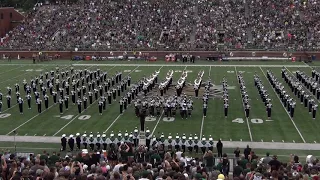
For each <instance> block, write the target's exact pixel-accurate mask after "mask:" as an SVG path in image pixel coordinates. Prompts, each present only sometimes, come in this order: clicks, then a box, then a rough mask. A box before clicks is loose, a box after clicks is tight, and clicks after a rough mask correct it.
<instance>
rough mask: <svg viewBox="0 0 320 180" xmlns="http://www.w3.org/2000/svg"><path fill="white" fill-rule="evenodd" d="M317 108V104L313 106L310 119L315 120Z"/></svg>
mask: <svg viewBox="0 0 320 180" xmlns="http://www.w3.org/2000/svg"><path fill="white" fill-rule="evenodd" d="M317 108H318V105H317V104H314V105H313V106H312V119H316V113H317Z"/></svg>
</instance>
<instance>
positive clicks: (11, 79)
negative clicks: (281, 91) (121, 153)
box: [0, 65, 46, 84]
mask: <svg viewBox="0 0 320 180" xmlns="http://www.w3.org/2000/svg"><path fill="white" fill-rule="evenodd" d="M42 67H43V68H45V67H46V66H45V65H44V66H42ZM32 72H34V71H27V72H25V73H23V74H19V75H18V76H15V77H12V78H10V79H7V80H5V81H1V82H0V84H2V83H5V82H8V81H11V80H14V79H17V78H18V77H20V76H24V75H26V74H28V73H32ZM39 73H40V72H39Z"/></svg>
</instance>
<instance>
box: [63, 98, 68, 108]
mask: <svg viewBox="0 0 320 180" xmlns="http://www.w3.org/2000/svg"><path fill="white" fill-rule="evenodd" d="M64 105H65V107H66V110H68V107H69V96H64Z"/></svg>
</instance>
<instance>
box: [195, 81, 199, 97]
mask: <svg viewBox="0 0 320 180" xmlns="http://www.w3.org/2000/svg"><path fill="white" fill-rule="evenodd" d="M194 94H195V96H196V98H198V96H199V86H198V85H196V84H195V85H194Z"/></svg>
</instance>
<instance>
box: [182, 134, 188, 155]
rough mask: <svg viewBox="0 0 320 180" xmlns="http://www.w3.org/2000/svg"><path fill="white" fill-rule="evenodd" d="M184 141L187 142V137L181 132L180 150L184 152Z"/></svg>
mask: <svg viewBox="0 0 320 180" xmlns="http://www.w3.org/2000/svg"><path fill="white" fill-rule="evenodd" d="M186 143H187V137H186V134H183V135H182V140H181V149H182V152H186Z"/></svg>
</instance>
